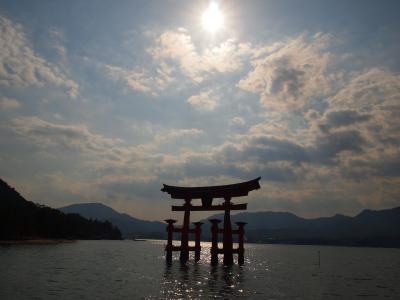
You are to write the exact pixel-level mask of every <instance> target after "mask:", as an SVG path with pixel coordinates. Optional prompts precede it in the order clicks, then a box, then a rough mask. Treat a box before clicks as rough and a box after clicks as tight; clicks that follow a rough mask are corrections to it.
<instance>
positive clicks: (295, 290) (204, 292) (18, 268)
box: [0, 240, 400, 300]
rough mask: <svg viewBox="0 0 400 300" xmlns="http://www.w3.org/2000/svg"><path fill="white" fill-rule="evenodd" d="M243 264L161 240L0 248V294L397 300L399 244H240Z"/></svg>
mask: <svg viewBox="0 0 400 300" xmlns="http://www.w3.org/2000/svg"><path fill="white" fill-rule="evenodd" d="M245 249H246V252H245V257H246V261H245V264H244V265H243V266H238V265H234V266H232V267H223V266H222V265H221V264H219V265H218V266H216V267H212V266H210V244H209V243H203V244H202V256H201V260H200V261H199V262H198V263H195V262H194V261H193V259H191V260H190V261H189V262H188V263H187V264H185V265H181V264H180V262H179V257H178V253H174V260H173V263H172V265H170V266H168V265H167V264H166V263H165V257H164V241H130V240H125V241H78V242H75V243H64V244H56V245H12V246H0V299H2V300H5V299H107V300H108V299H209V298H217V299H233V298H243V299H363V298H366V299H400V249H382V248H352V247H330V246H296V245H256V244H245Z"/></svg>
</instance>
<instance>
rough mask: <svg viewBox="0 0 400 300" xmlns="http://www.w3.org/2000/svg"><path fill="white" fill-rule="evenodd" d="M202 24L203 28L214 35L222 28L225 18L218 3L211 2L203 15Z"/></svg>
mask: <svg viewBox="0 0 400 300" xmlns="http://www.w3.org/2000/svg"><path fill="white" fill-rule="evenodd" d="M201 22H202V25H203V28H204V29H205V30H207V31H209V32H210V33H212V34H214V33H216V32H217V31H218V30H220V29H221V28H222V26H223V24H224V18H223V16H222V14H221V12H220V11H219V7H218V3H216V2H210V4H209V6H208V8H207V10H206V11H205V12H204V13H203V15H202V18H201Z"/></svg>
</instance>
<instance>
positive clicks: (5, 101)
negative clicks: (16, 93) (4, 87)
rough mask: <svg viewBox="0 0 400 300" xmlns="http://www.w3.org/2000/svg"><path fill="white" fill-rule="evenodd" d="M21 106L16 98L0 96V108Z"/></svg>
mask: <svg viewBox="0 0 400 300" xmlns="http://www.w3.org/2000/svg"><path fill="white" fill-rule="evenodd" d="M18 107H21V103H20V102H19V101H18V100H15V99H11V98H7V97H3V98H0V109H13V108H18Z"/></svg>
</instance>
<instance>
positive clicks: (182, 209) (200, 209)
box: [172, 203, 247, 211]
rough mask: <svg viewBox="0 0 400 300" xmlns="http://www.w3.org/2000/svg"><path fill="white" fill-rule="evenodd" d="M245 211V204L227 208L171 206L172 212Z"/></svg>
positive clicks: (218, 206)
mask: <svg viewBox="0 0 400 300" xmlns="http://www.w3.org/2000/svg"><path fill="white" fill-rule="evenodd" d="M226 209H229V210H246V209H247V203H243V204H230V205H229V206H226V205H224V204H221V205H212V206H207V207H204V206H197V205H190V206H177V205H173V206H172V211H186V210H189V211H213V210H226Z"/></svg>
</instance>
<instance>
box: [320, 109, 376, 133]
mask: <svg viewBox="0 0 400 300" xmlns="http://www.w3.org/2000/svg"><path fill="white" fill-rule="evenodd" d="M370 118H371V116H370V115H368V114H361V113H359V112H357V111H356V110H329V111H328V112H327V113H326V114H325V115H324V119H323V120H322V123H321V124H320V125H319V126H320V128H321V130H329V129H331V128H339V127H343V126H349V125H352V124H355V123H358V122H365V121H368V120H369V119H370Z"/></svg>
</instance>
